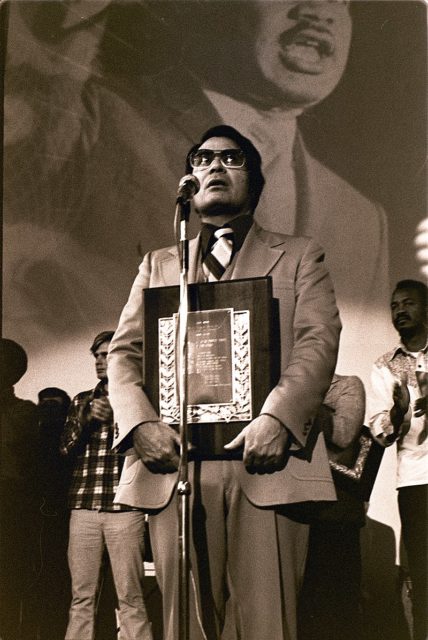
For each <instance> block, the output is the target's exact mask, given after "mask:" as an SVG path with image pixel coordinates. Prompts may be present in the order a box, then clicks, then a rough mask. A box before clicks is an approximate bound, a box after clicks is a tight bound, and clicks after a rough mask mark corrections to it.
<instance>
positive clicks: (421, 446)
mask: <svg viewBox="0 0 428 640" xmlns="http://www.w3.org/2000/svg"><path fill="white" fill-rule="evenodd" d="M427 353H428V346H426V347H425V348H424V349H422V350H421V351H419V352H418V353H411V352H409V351H408V350H407V349H406V348H405V346H404V345H403V344H399V345H398V346H397V347H396V348H395V349H393V350H392V351H389V352H388V353H386V354H384V355H383V356H381V357H380V358H379V359H378V360H377V361H376V362H375V364H374V366H373V370H372V378H371V382H372V390H373V397H372V402H371V412H370V413H371V416H372V417H371V418H370V428H371V431H372V433H373V435H374V436H375V437H376V438H377V439H378V440H379V441H380V442H381V443H382V444H384V445H387V444H388V441H387V440H385V436H388V435H390V434H392V433H393V431H394V428H393V425H392V424H391V419H390V410H391V408H392V406H393V399H392V392H393V387H394V383H395V382H400V380H401V379H402V376H403V375H405V376H407V388H408V390H409V395H410V406H409V410H408V411H407V413H406V415H405V417H404V420H403V423H402V425H401V427H400V431H399V434H398V439H397V449H398V467H397V487H398V488H399V487H406V486H412V485H420V484H427V483H428V437H427V430H426V426H427V422H426V417H425V416H421V417H416V416H415V415H414V413H413V405H414V403H415V400H416V399H417V398H419V397H420V396H421V395H422V393H421V389H420V383H419V380H418V375H419V372H420V373H424V372H426V369H427Z"/></svg>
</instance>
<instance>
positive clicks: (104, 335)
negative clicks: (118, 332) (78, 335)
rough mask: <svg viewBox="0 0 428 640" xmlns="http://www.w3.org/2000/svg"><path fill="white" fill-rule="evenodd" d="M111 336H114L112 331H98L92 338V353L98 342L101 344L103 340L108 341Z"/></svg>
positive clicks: (98, 344)
mask: <svg viewBox="0 0 428 640" xmlns="http://www.w3.org/2000/svg"><path fill="white" fill-rule="evenodd" d="M113 336H114V331H101V333H99V334H98V335H97V336H95V338H94V341H93V343H92V346H91V351H92V353H95V351H96V350H97V349H98V347H99V346H100V344H102V343H103V342H110V340H111V339H112V338H113Z"/></svg>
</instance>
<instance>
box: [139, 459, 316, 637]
mask: <svg viewBox="0 0 428 640" xmlns="http://www.w3.org/2000/svg"><path fill="white" fill-rule="evenodd" d="M189 480H190V482H191V486H192V493H191V498H190V527H189V529H190V541H189V550H190V551H189V555H190V564H191V567H190V580H189V584H190V588H189V592H190V593H189V602H190V624H189V627H190V640H217V639H218V638H220V637H223V638H224V637H225V636H222V631H223V627H224V624H225V611H226V604H227V612H228V613H227V615H228V616H229V615H230V616H232V617H233V620H230V619H229V618H228V620H227V625H226V627H227V638H228V640H229V638H232V637H233V638H245V640H272V638H274V639H275V640H296V601H297V595H298V590H299V587H300V585H301V583H302V579H303V572H304V564H305V559H306V552H307V544H308V533H309V530H308V529H309V528H308V526H307V525H304V524H300V523H297V522H293V521H292V520H290V519H289V518H287V517H286V516H284V515H282V514H280V513H278V512H277V511H276V510H275V509H274V508H266V507H265V508H259V507H256V506H254V505H253V504H251V503H250V502H249V500H248V499H247V498H246V496H245V495H244V493H243V492H242V490H241V488H240V485H239V483H238V482H237V480H236V479H235V476H234V474H233V469H232V464H231V463H230V462H227V461H204V462H195V463H190V465H189ZM177 514H178V512H177V496H176V495H174V496H173V498H172V500H171V501H170V503H169V504H168V505H167V507H165V508H164V509H163V510H162V511H160V512H159V513H157V514H156V515H154V516H150V533H151V543H152V549H153V557H154V563H155V568H156V575H157V579H158V582H159V585H160V588H161V591H162V598H163V615H164V634H165V635H164V639H165V640H177V638H178V637H179V635H178V619H179V615H178V614H179V612H178V588H177V585H178V579H179V575H178V533H179V529H178V522H179V521H178V517H177Z"/></svg>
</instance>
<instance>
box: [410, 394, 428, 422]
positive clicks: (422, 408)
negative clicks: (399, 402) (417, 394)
mask: <svg viewBox="0 0 428 640" xmlns="http://www.w3.org/2000/svg"><path fill="white" fill-rule="evenodd" d="M427 408H428V396H422V397H421V398H417V399H416V400H415V402H414V406H413V413H414V415H415V416H416V418H420V417H421V416H426V415H428V410H427Z"/></svg>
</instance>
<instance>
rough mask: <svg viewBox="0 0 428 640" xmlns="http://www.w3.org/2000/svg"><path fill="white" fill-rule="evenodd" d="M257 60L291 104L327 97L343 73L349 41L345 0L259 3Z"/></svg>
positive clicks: (348, 19) (349, 26)
mask: <svg viewBox="0 0 428 640" xmlns="http://www.w3.org/2000/svg"><path fill="white" fill-rule="evenodd" d="M257 4H258V7H259V17H258V33H257V34H256V40H255V47H256V59H257V63H258V66H259V69H260V71H261V72H262V74H263V76H264V78H265V79H266V80H267V81H268V82H269V83H271V85H273V87H274V88H275V89H276V90H277V91H279V93H280V94H282V96H283V98H285V100H286V102H287V103H288V105H289V106H294V107H296V108H299V107H300V108H304V107H308V106H311V105H313V104H316V103H318V102H320V101H321V100H323V99H324V98H325V97H326V96H328V95H329V94H330V93H331V92H332V91H333V89H334V88H335V87H336V85H337V84H338V82H339V80H340V78H341V77H342V74H343V71H344V69H345V66H346V61H347V58H348V52H349V46H350V42H351V31H352V24H351V16H350V14H349V8H348V3H347V2H340V1H339V0H333V1H329V0H315V1H313V2H310V1H308V2H306V1H302V0H300V1H299V0H297V1H295V2H293V1H291V2H262V1H260V2H258V3H257Z"/></svg>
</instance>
